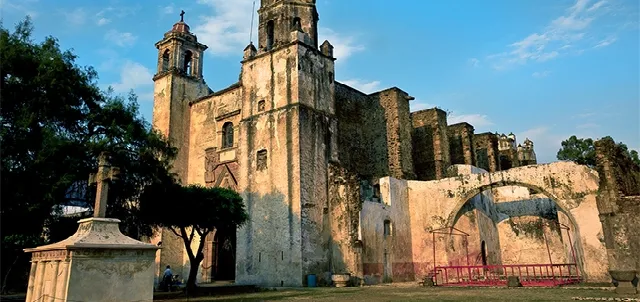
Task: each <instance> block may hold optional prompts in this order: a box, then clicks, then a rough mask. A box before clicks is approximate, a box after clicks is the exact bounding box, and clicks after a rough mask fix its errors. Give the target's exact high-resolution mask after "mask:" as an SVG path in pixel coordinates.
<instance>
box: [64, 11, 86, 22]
mask: <svg viewBox="0 0 640 302" xmlns="http://www.w3.org/2000/svg"><path fill="white" fill-rule="evenodd" d="M63 14H64V17H65V18H66V19H67V22H68V23H69V24H70V25H75V26H79V25H83V24H84V23H85V22H86V20H87V12H86V11H85V10H84V9H83V8H76V9H74V10H73V11H70V12H67V11H65V12H63Z"/></svg>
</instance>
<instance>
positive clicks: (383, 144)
mask: <svg viewBox="0 0 640 302" xmlns="http://www.w3.org/2000/svg"><path fill="white" fill-rule="evenodd" d="M335 104H336V105H335V106H336V118H337V120H338V129H337V136H338V150H339V151H338V158H339V160H340V165H341V166H343V167H344V168H346V169H347V170H349V171H352V172H355V173H357V174H358V175H361V176H362V177H363V178H370V179H377V178H380V177H383V176H386V175H389V154H388V151H387V150H388V148H387V142H388V141H387V126H386V122H385V111H384V109H383V108H382V106H380V102H379V100H378V99H373V98H370V97H369V96H368V95H366V94H364V93H362V92H360V91H358V90H356V89H354V88H351V87H349V86H347V85H344V84H341V83H336V85H335Z"/></svg>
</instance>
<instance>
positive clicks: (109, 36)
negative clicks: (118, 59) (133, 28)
mask: <svg viewBox="0 0 640 302" xmlns="http://www.w3.org/2000/svg"><path fill="white" fill-rule="evenodd" d="M104 39H105V40H107V41H109V42H111V43H113V44H115V45H118V46H120V47H128V46H132V45H133V44H134V43H135V42H136V40H137V39H138V37H136V36H134V35H133V34H132V33H129V32H119V31H116V30H113V29H112V30H109V31H107V33H106V34H105V35H104Z"/></svg>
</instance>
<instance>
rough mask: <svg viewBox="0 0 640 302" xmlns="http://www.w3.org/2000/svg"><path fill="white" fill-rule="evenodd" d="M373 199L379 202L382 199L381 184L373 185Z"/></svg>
mask: <svg viewBox="0 0 640 302" xmlns="http://www.w3.org/2000/svg"><path fill="white" fill-rule="evenodd" d="M373 199H374V200H375V201H378V202H380V200H381V199H382V198H380V184H375V185H373Z"/></svg>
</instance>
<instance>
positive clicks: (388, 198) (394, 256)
mask: <svg viewBox="0 0 640 302" xmlns="http://www.w3.org/2000/svg"><path fill="white" fill-rule="evenodd" d="M406 182H407V181H406V180H399V179H395V178H390V177H385V178H382V179H380V192H381V197H382V201H381V202H375V201H365V202H364V204H363V206H362V213H361V214H360V232H361V238H362V245H363V258H362V263H363V264H362V265H363V273H364V278H365V282H366V283H367V284H376V283H380V282H390V281H394V282H397V281H408V280H414V279H415V274H414V271H415V270H414V267H413V256H412V243H411V221H410V220H409V212H408V211H409V206H408V203H407V201H408V199H407V185H406ZM385 221H389V223H390V233H388V234H385V230H384V228H385V225H384V224H385Z"/></svg>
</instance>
